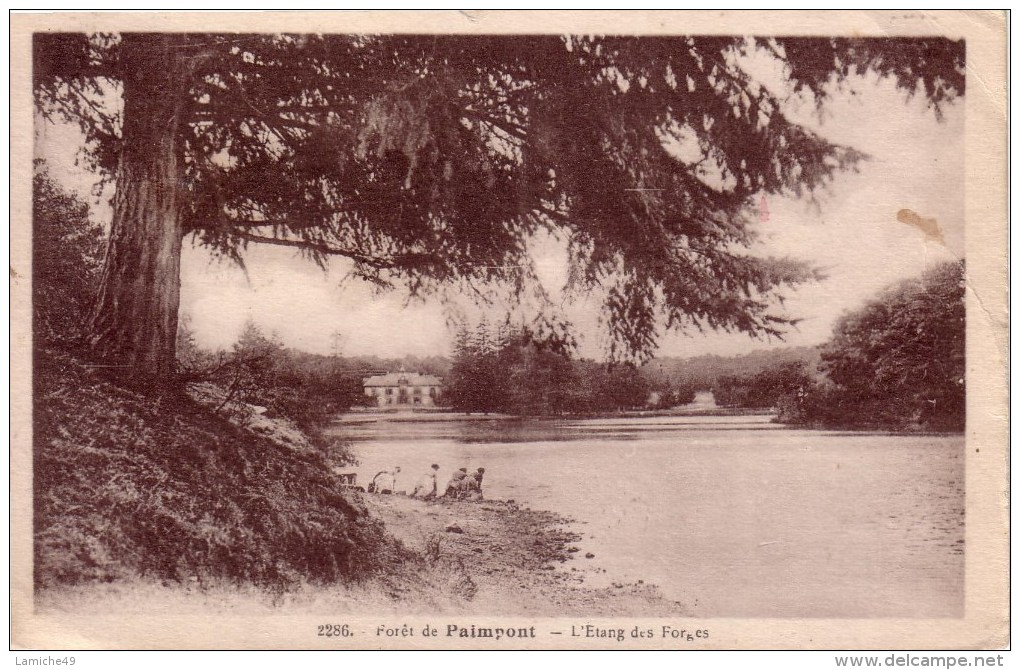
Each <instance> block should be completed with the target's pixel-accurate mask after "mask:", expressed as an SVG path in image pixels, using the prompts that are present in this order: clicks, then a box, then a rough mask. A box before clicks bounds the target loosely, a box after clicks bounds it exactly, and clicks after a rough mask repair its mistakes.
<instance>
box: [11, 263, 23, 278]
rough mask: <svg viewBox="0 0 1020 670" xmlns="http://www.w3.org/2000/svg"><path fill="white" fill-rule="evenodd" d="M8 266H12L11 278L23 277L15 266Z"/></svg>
mask: <svg viewBox="0 0 1020 670" xmlns="http://www.w3.org/2000/svg"><path fill="white" fill-rule="evenodd" d="M8 267H10V268H11V279H21V275H19V274H18V271H17V270H15V269H14V267H13V266H8Z"/></svg>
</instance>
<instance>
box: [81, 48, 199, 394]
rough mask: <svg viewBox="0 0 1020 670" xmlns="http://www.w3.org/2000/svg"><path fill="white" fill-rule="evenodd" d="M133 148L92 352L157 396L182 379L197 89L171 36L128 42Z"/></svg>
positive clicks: (127, 115) (127, 118) (117, 203)
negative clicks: (185, 170)
mask: <svg viewBox="0 0 1020 670" xmlns="http://www.w3.org/2000/svg"><path fill="white" fill-rule="evenodd" d="M120 59H121V61H120V62H121V68H122V70H123V79H122V81H123V87H124V88H123V99H124V113H123V130H122V138H123V143H122V146H121V153H120V162H119V165H118V168H117V181H116V188H117V191H116V195H115V197H114V201H113V221H112V224H111V230H110V240H109V244H108V247H107V250H106V258H105V263H104V268H103V275H102V281H101V284H100V289H99V295H98V297H97V300H96V304H95V307H94V308H93V312H92V315H91V318H90V322H89V332H90V336H89V342H90V345H91V347H92V351H93V353H94V354H95V355H96V357H97V358H99V359H100V360H101V361H102V362H104V363H106V364H108V365H110V366H114V367H116V368H120V369H121V370H122V371H123V372H124V373H126V374H127V375H128V376H131V377H135V378H137V379H145V380H147V381H148V382H149V383H152V384H153V385H154V386H157V387H158V386H159V383H160V382H161V381H165V380H167V379H168V378H170V377H171V376H172V375H173V374H174V373H175V371H176V360H175V358H176V337H177V312H178V307H179V304H180V287H181V277H180V274H181V272H180V271H181V243H182V239H183V235H182V230H181V224H180V218H179V216H178V205H179V203H178V199H179V197H180V196H179V193H178V189H179V179H180V173H181V168H182V165H183V160H182V159H181V157H180V156H179V155H178V154H179V150H180V147H178V145H177V134H178V128H179V126H180V123H181V114H182V108H183V106H184V102H185V95H186V94H187V91H188V89H187V84H188V81H189V79H190V71H191V69H190V67H189V66H188V62H187V60H186V59H185V57H184V56H183V55H178V54H176V53H174V49H172V48H171V43H170V38H169V36H166V35H152V34H147V35H146V34H134V35H132V34H125V35H124V37H123V42H122V43H121V54H120Z"/></svg>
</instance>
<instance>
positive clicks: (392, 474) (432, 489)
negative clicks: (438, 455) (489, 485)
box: [368, 463, 485, 500]
mask: <svg viewBox="0 0 1020 670" xmlns="http://www.w3.org/2000/svg"><path fill="white" fill-rule="evenodd" d="M399 474H400V466H394V467H393V469H392V470H383V471H381V472H379V473H377V474H376V476H375V477H373V478H372V483H371V484H369V485H368V492H369V493H384V494H385V493H396V492H397V475H399ZM438 474H439V465H438V464H437V463H433V464H432V467H431V468H430V470H429V472H427V473H425V475H424V476H422V478H421V480H420V481H418V482H417V483H416V484H415V486H414V488H413V489H412V490H410V491H401V492H400V493H402V494H403V495H409V496H411V497H412V498H421V499H423V500H435V499H437V498H445V499H448V500H481V499H482V479H483V478H484V477H485V468H478V469H477V470H476V471H475V472H470V473H469V472H468V469H467V468H460V469H459V470H457V471H455V472H454V473H453V474H452V475H451V476H450V481H448V482H447V483H446V488H445V490H444V491H443V493H442V494H441V495H440V493H439V480H438Z"/></svg>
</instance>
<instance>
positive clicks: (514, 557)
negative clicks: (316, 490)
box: [362, 494, 685, 617]
mask: <svg viewBox="0 0 1020 670" xmlns="http://www.w3.org/2000/svg"><path fill="white" fill-rule="evenodd" d="M362 498H363V499H364V500H365V502H366V506H367V507H368V509H369V511H370V512H371V514H372V516H373V517H375V518H377V519H379V520H381V521H382V522H383V524H384V526H385V527H386V530H387V532H388V533H390V534H391V535H392V536H393V537H395V538H396V539H398V540H399V541H401V542H402V543H403V544H404V545H405V546H406V547H407V548H408V549H410V550H411V551H413V552H415V553H417V554H419V555H421V556H423V557H424V558H425V560H426V562H427V563H428V565H429V566H430V569H431V570H433V571H436V572H438V573H443V572H445V571H452V573H454V574H456V575H458V577H459V579H460V580H461V581H460V589H461V593H460V594H459V595H460V598H459V600H460V601H461V602H460V603H459V605H460V607H457V610H458V612H463V613H479V614H482V613H484V614H499V615H501V616H507V615H517V616H565V615H578V616H632V617H638V616H665V615H682V614H683V613H684V611H685V608H684V606H683V604H682V603H680V602H678V601H672V600H669V599H667V598H666V597H664V596H663V595H662V594H661V593H660V591H659V589H658V588H657V587H656V586H655V585H652V584H646V583H644V582H643V581H642V580H638V582H637V583H626V582H623V581H613V582H611V583H610V585H609V586H599V585H594V584H593V583H592V582H598V581H608V580H609V579H611V578H612V575H608V574H605V570H604V569H601V568H598V567H595V566H593V565H592V564H590V563H589V561H590V560H591V559H590V558H586V556H590V557H591V558H594V555H593V554H585V553H582V552H581V551H580V550H579V549H578V547H577V546H576V543H577V542H578V541H579V540H581V539H582V535H581V534H580V533H578V532H577V531H576V530H574V529H573V528H571V527H570V526H571V525H572V524H574V523H575V521H574V520H573V519H569V518H567V517H564V516H561V515H559V514H557V513H555V512H549V511H540V510H533V509H530V508H527V507H522V506H520V505H518V504H517V503H515V502H514V501H512V500H511V501H505V500H481V501H476V502H470V501H446V500H442V499H440V500H435V501H424V500H419V499H415V498H409V497H406V496H402V495H399V494H397V495H382V494H364V495H363V496H362ZM585 563H588V565H585ZM600 573H601V574H600ZM522 594H526V596H527V597H526V598H521V595H522Z"/></svg>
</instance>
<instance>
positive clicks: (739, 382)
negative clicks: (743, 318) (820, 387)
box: [712, 362, 814, 409]
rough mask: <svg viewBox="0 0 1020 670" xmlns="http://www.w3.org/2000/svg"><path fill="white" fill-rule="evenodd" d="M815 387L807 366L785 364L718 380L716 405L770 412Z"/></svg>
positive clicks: (797, 363)
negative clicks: (790, 396)
mask: <svg viewBox="0 0 1020 670" xmlns="http://www.w3.org/2000/svg"><path fill="white" fill-rule="evenodd" d="M813 383H814V379H813V376H812V375H811V373H810V372H809V371H808V369H807V367H806V366H805V365H804V364H803V363H800V362H791V363H781V364H779V365H774V366H772V367H768V368H765V369H764V370H762V371H761V372H758V373H757V374H753V375H748V376H736V375H723V376H721V377H719V378H718V379H717V380H716V383H715V386H714V387H713V388H712V394H713V395H714V396H715V402H716V404H717V405H721V406H723V407H743V408H748V409H768V408H772V407H775V406H776V405H777V404H778V403H779V401H780V400H781V399H782V398H784V397H786V396H789V395H793V394H796V393H798V392H799V391H801V390H803V389H804V388H806V387H808V386H810V385H811V384H813Z"/></svg>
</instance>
